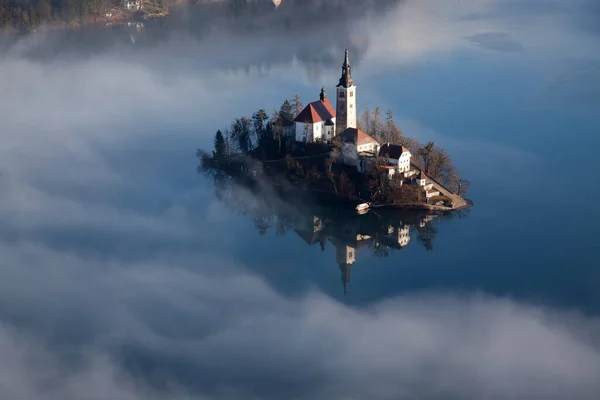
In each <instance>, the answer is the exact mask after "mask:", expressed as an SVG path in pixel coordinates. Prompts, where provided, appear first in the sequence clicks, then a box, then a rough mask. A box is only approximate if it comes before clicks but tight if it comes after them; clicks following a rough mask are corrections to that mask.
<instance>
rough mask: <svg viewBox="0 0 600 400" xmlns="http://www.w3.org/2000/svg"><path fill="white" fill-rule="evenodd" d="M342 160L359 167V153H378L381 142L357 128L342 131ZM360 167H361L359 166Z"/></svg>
mask: <svg viewBox="0 0 600 400" xmlns="http://www.w3.org/2000/svg"><path fill="white" fill-rule="evenodd" d="M339 136H340V139H341V141H342V162H343V163H344V164H346V165H355V166H356V167H357V168H358V167H359V159H360V157H359V153H369V154H372V155H374V154H377V152H378V151H379V142H378V141H377V140H375V139H373V138H372V137H371V136H369V135H367V134H366V133H364V132H363V131H362V130H360V129H357V128H348V129H346V130H345V131H343V132H342V133H340V135H339ZM359 169H360V168H359Z"/></svg>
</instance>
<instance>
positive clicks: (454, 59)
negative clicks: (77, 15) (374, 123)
mask: <svg viewBox="0 0 600 400" xmlns="http://www.w3.org/2000/svg"><path fill="white" fill-rule="evenodd" d="M285 1H286V0H284V4H283V5H282V6H281V7H279V8H278V9H275V8H273V7H271V6H270V4H268V3H265V4H259V5H254V6H253V5H249V6H246V7H244V8H242V9H239V10H234V9H232V8H230V7H228V6H227V5H219V4H217V5H211V6H199V5H185V6H182V7H180V8H177V9H175V10H174V11H173V15H171V16H170V17H169V18H167V19H165V20H155V21H145V22H144V25H143V27H136V26H126V25H125V26H114V27H90V28H86V29H82V30H74V31H51V32H44V33H40V34H36V35H31V36H26V37H6V36H5V37H2V38H1V39H0V74H1V75H0V76H1V77H2V78H1V79H0V93H2V99H3V102H2V107H1V108H0V135H1V136H0V138H1V140H0V199H1V201H0V254H2V257H1V260H2V261H1V262H0V357H1V358H2V360H3V362H2V365H1V366H0V397H1V398H6V399H48V400H55V399H61V400H62V399H81V398H86V399H127V400H129V399H163V398H169V399H192V398H193V399H198V398H200V399H253V398H256V399H282V398H291V399H332V398H333V399H362V398H375V399H413V398H427V399H429V398H432V399H438V398H439V399H454V398H456V399H464V398H473V399H479V398H490V399H503V398H518V399H538V398H539V399H548V398H557V399H558V398H568V399H596V398H598V397H599V396H600V383H599V381H598V376H600V342H599V341H598V338H599V337H600V324H599V319H598V315H599V310H600V298H599V295H598V284H599V282H600V272H599V270H598V266H597V261H596V252H597V250H598V246H597V244H596V239H595V227H596V225H597V223H598V222H599V217H600V215H599V212H598V210H597V207H595V199H596V197H597V196H598V195H599V194H600V185H598V179H597V177H596V171H598V170H599V169H600V168H599V167H600V164H599V163H600V162H599V161H598V157H596V156H595V149H596V148H597V146H598V145H599V144H600V143H599V141H600V139H599V138H598V135H597V134H596V133H597V132H598V129H599V128H600V117H599V116H598V113H597V110H598V107H599V106H600V56H599V55H597V54H596V53H597V51H595V49H597V48H599V47H600V46H599V45H600V43H599V42H600V36H599V33H600V31H599V30H598V29H596V27H597V26H600V25H598V22H599V20H598V17H599V16H600V14H598V7H597V6H596V5H595V3H594V2H592V1H584V0H575V1H568V2H567V1H562V0H539V1H533V2H532V1H511V2H505V1H500V0H489V1H481V0H479V1H475V0H473V1H470V0H467V1H465V0H462V1H460V0H456V1H454V0H444V1H441V0H440V1H437V0H429V1H422V0H421V1H413V0H405V1H381V2H376V1H371V2H368V1H364V2H360V1H352V2H347V3H346V4H345V3H344V2H331V3H329V2H328V3H327V6H322V7H325V8H319V7H316V6H313V7H310V6H306V7H300V6H297V7H292V6H287V7H286V6H285ZM346 44H347V45H348V46H349V48H350V56H351V62H352V66H353V70H352V74H353V78H354V80H355V81H356V83H357V85H358V89H357V90H358V92H357V96H358V108H359V112H360V111H361V110H363V109H365V108H367V107H368V108H373V107H375V106H378V105H379V106H381V108H382V109H383V110H386V109H388V108H391V109H393V110H394V115H395V119H396V120H397V122H398V125H399V126H400V128H401V129H402V131H403V132H404V134H405V135H407V136H412V137H416V138H417V139H419V140H420V141H428V140H434V141H435V142H436V144H439V145H441V146H443V147H445V148H446V150H447V151H448V153H449V154H450V156H451V157H452V159H453V162H454V163H455V164H456V166H457V167H458V169H459V170H460V172H461V174H462V175H463V176H465V177H466V178H468V179H470V180H471V181H472V182H473V184H472V187H471V191H470V193H469V197H470V198H472V199H473V201H474V203H475V207H474V208H472V209H471V211H470V212H469V213H468V215H460V216H459V215H455V216H454V217H438V218H434V219H431V220H426V219H425V218H424V216H419V215H407V214H403V213H391V214H389V213H388V214H386V213H381V215H374V214H368V215H367V216H360V217H358V216H355V215H350V214H347V213H343V212H340V211H339V210H335V209H331V208H327V207H322V206H318V205H315V204H311V203H310V202H307V201H304V200H302V201H290V200H289V199H280V198H278V197H277V196H275V195H274V192H273V191H272V190H271V189H270V188H269V187H268V185H266V186H264V187H262V188H261V190H259V191H251V190H248V188H244V187H239V186H236V185H230V186H227V187H226V188H225V189H223V188H222V187H219V186H217V187H215V185H214V181H213V180H212V179H211V178H210V177H207V176H205V175H203V174H198V173H197V171H196V167H197V159H196V158H195V157H194V154H195V151H196V149H197V148H202V149H206V150H210V149H211V147H212V139H213V136H214V132H215V131H216V130H217V129H223V128H225V127H226V126H227V125H228V124H229V123H230V122H231V121H232V120H233V118H235V117H239V116H242V115H250V114H251V113H253V112H254V111H256V109H258V108H265V109H266V110H267V111H268V112H269V113H270V112H271V111H272V110H274V109H276V108H278V107H279V105H280V104H281V102H282V101H283V100H284V99H285V98H286V97H287V98H291V97H292V96H293V95H294V94H295V93H298V94H299V95H300V96H301V98H302V100H303V101H304V102H305V103H307V102H309V101H312V100H315V99H317V96H318V94H319V90H320V88H321V86H325V88H326V89H327V90H329V91H331V92H333V88H334V85H335V84H336V83H337V80H338V79H339V73H340V66H341V62H342V58H343V51H344V46H345V45H346ZM355 233H359V234H361V235H362V236H363V237H364V239H361V240H360V242H361V243H358V242H357V239H356V235H355ZM348 235H350V236H353V237H354V239H353V240H354V242H352V241H350V240H349V239H348V237H349V236H348ZM403 235H404V236H403ZM406 235H408V236H406ZM366 236H369V237H370V238H371V239H369V238H366ZM407 237H408V239H409V240H408V242H406V238H407ZM375 238H379V239H381V238H385V240H386V241H387V242H386V243H387V244H388V245H389V249H387V247H386V249H387V250H386V251H383V250H384V249H383V248H381V247H377V246H376V245H375V242H376V240H375ZM392 239H393V240H392ZM401 240H404V242H402V244H403V245H401V244H400V242H401ZM380 241H381V240H380ZM347 251H353V254H352V257H353V258H355V261H354V262H353V263H351V264H352V265H351V268H349V269H347V270H344V267H343V266H342V265H341V264H343V265H346V264H349V263H347V262H345V261H348V260H347V259H346V258H345V257H349V254H348V253H347ZM342 261H344V262H342ZM344 274H346V275H344ZM345 277H346V278H345ZM345 280H346V282H345V285H346V294H345V295H344V281H345Z"/></svg>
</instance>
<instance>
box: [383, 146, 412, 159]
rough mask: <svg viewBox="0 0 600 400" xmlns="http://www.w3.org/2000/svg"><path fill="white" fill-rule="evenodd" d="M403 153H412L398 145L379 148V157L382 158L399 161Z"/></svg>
mask: <svg viewBox="0 0 600 400" xmlns="http://www.w3.org/2000/svg"><path fill="white" fill-rule="evenodd" d="M403 153H408V154H410V151H408V149H407V148H406V147H404V146H399V145H397V144H390V143H385V144H383V145H381V147H380V148H379V156H380V157H389V158H393V159H399V158H400V156H401V155H402V154H403Z"/></svg>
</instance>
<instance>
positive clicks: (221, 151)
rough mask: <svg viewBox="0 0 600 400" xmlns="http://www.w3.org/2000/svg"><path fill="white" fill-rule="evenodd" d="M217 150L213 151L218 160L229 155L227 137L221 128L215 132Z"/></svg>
mask: <svg viewBox="0 0 600 400" xmlns="http://www.w3.org/2000/svg"><path fill="white" fill-rule="evenodd" d="M214 142H215V150H214V151H213V158H214V159H215V160H217V161H219V160H224V159H225V158H226V157H227V146H226V145H225V137H224V136H223V132H221V131H220V130H218V131H217V133H216V134H215V140H214Z"/></svg>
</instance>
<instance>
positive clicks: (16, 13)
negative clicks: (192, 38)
mask: <svg viewBox="0 0 600 400" xmlns="http://www.w3.org/2000/svg"><path fill="white" fill-rule="evenodd" d="M170 3H174V0H171V1H169V0H151V1H144V4H150V5H154V6H157V7H166V6H168V5H169V4H170ZM116 8H121V9H123V7H122V1H121V0H17V1H15V0H0V28H12V29H15V30H18V31H21V32H25V31H31V30H33V29H36V28H38V27H40V26H41V25H44V24H48V23H79V24H84V23H88V22H94V21H96V20H98V19H99V18H105V17H106V14H107V13H110V12H111V10H113V9H116Z"/></svg>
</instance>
